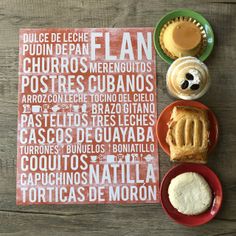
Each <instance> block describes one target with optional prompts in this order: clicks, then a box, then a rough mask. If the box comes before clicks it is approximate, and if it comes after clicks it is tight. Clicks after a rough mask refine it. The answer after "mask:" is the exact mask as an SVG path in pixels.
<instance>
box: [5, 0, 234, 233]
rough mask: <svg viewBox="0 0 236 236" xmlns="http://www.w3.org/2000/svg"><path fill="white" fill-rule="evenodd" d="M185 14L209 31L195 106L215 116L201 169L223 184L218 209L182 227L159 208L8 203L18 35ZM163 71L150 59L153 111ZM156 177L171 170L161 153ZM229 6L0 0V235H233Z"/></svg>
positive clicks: (161, 96) (145, 22)
mask: <svg viewBox="0 0 236 236" xmlns="http://www.w3.org/2000/svg"><path fill="white" fill-rule="evenodd" d="M183 7H184V8H191V9H193V10H196V11H198V12H200V13H202V14H203V15H204V16H205V17H206V18H207V19H208V20H209V22H210V23H211V25H212V27H213V30H214V32H215V37H216V43H215V47H214V52H213V53H212V55H211V56H210V58H209V59H208V60H207V61H206V64H207V65H208V66H209V69H210V72H211V76H212V86H211V89H210V91H209V92H208V93H207V95H205V96H204V98H203V99H201V101H202V102H203V103H205V104H206V105H208V106H209V107H210V108H211V109H212V110H213V111H214V112H215V114H216V116H217V117H218V120H219V126H220V138H219V143H218V145H217V147H216V149H215V150H214V152H213V153H212V154H211V156H210V161H209V166H210V167H211V168H212V169H213V170H214V171H215V172H216V173H217V175H218V176H219V178H220V179H221V181H222V184H223V191H224V201H223V206H222V209H221V211H220V212H219V214H218V215H217V217H216V219H214V220H213V221H211V222H210V223H208V224H206V225H203V226H200V227H195V228H187V227H184V226H181V225H178V224H176V223H174V222H173V221H171V220H170V219H169V218H168V217H167V216H166V214H165V213H164V212H163V210H162V208H161V206H160V204H156V205H155V204H152V205H84V206H79V205H70V206H53V205H43V206H30V207H18V206H16V204H15V191H16V190H15V184H16V183H15V177H16V174H15V173H16V170H15V165H16V124H17V84H18V30H19V28H24V27H28V28H30V27H32V28H35V27H36V28H40V27H142V26H143V27H145V26H148V27H152V26H153V27H154V26H155V24H156V22H157V21H158V20H159V19H160V18H161V17H162V16H163V15H164V14H165V13H166V12H168V11H170V10H174V9H176V8H183ZM167 69H168V65H167V64H166V63H164V62H162V61H161V59H160V58H159V57H157V73H158V101H159V102H158V111H159V112H160V111H161V110H162V109H163V108H164V107H165V106H166V105H168V104H169V103H170V102H171V101H173V100H172V99H171V98H170V97H169V96H168V95H167V91H166V87H165V74H166V71H167ZM159 154H160V168H161V177H162V176H163V174H164V173H165V172H166V171H167V170H168V169H169V168H170V167H171V166H172V164H171V163H170V162H169V160H168V157H167V155H165V154H164V153H163V152H162V151H161V150H160V151H159ZM235 168H236V2H235V1H222V2H221V1H212V2H209V1H178V0H176V1H164V0H163V1H160V0H159V1H158V0H137V1H135V0H130V1H129V0H121V1H115V0H106V1H105V0H83V1H79V0H67V1H66V0H65V1H62V0H54V1H50V0H48V1H46V0H0V235H27V236H28V235H63V236H64V235H86V236H92V235H94V236H95V235H96V236H100V235H104V236H108V235H113V236H116V235H126V236H136V235H147V236H152V235H157V236H162V235H163V236H168V235H171V236H172V235H173V236H185V235H186V236H192V235H196V236H205V235H211V236H220V235H230V236H231V235H232V236H233V235H236V170H235Z"/></svg>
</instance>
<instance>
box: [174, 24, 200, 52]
mask: <svg viewBox="0 0 236 236" xmlns="http://www.w3.org/2000/svg"><path fill="white" fill-rule="evenodd" d="M172 40H173V42H174V44H175V46H176V47H177V48H179V49H182V50H191V49H194V48H196V47H197V46H198V45H199V44H200V43H201V32H200V29H199V28H198V27H197V26H196V25H195V24H194V23H192V22H189V21H185V22H179V23H178V24H176V25H175V27H174V29H173V31H172Z"/></svg>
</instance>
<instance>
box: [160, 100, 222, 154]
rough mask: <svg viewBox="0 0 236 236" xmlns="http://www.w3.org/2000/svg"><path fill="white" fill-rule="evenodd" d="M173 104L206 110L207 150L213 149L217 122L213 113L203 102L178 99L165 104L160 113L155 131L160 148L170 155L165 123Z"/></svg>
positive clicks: (216, 136)
mask: <svg viewBox="0 0 236 236" xmlns="http://www.w3.org/2000/svg"><path fill="white" fill-rule="evenodd" d="M175 106H192V107H197V108H201V109H204V110H207V111H208V118H209V122H210V136H209V140H210V142H209V148H208V150H209V151H211V150H212V149H214V147H215V145H216V143H217V140H218V122H217V119H216V117H215V115H214V113H213V112H212V111H211V110H210V109H209V108H208V107H207V106H205V105H204V104H202V103H200V102H196V101H184V100H179V101H175V102H173V103H171V104H170V105H169V106H167V107H166V108H165V109H164V110H163V111H162V112H161V114H160V116H159V118H158V120H157V125H156V133H157V139H158V142H159V144H160V146H161V148H162V149H163V150H164V152H165V153H166V154H168V155H170V148H169V145H168V143H167V142H166V134H167V131H168V126H167V123H168V122H169V120H170V117H171V112H172V109H173V108H174V107H175Z"/></svg>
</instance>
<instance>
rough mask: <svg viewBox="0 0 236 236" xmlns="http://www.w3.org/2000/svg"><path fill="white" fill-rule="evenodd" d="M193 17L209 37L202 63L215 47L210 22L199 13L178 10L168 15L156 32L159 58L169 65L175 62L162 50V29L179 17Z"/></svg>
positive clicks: (155, 37) (159, 23)
mask: <svg viewBox="0 0 236 236" xmlns="http://www.w3.org/2000/svg"><path fill="white" fill-rule="evenodd" d="M181 16H185V17H191V18H193V19H195V20H196V21H198V22H199V23H200V24H201V25H202V26H203V28H204V30H205V32H206V37H207V45H206V47H205V49H204V51H203V52H202V54H201V56H200V57H199V59H200V60H201V61H205V60H206V59H207V57H208V56H209V55H210V53H211V51H212V49H213V46H214V33H213V30H212V28H211V25H210V24H209V22H208V21H207V20H206V19H205V18H204V17H203V16H202V15H201V14H199V13H197V12H195V11H192V10H189V9H177V10H175V11H172V12H169V13H168V14H167V15H165V16H164V17H163V18H162V19H161V20H160V21H159V22H158V23H157V25H156V27H155V31H154V46H155V49H156V51H157V53H158V54H159V56H160V57H161V58H162V59H163V60H164V61H166V62H167V63H168V64H171V63H172V62H173V61H174V60H173V59H172V58H170V57H169V56H168V55H166V54H165V52H164V51H163V50H162V48H161V45H160V42H159V35H160V32H161V29H162V27H163V26H164V25H165V24H166V23H167V22H168V21H170V20H172V19H174V18H177V17H181Z"/></svg>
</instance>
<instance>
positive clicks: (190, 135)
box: [166, 106, 209, 163]
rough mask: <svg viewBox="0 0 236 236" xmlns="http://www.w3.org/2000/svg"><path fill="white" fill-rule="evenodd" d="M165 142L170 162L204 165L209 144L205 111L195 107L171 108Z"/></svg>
mask: <svg viewBox="0 0 236 236" xmlns="http://www.w3.org/2000/svg"><path fill="white" fill-rule="evenodd" d="M166 142H167V143H168V144H169V146H170V159H171V161H180V162H192V163H206V162H207V151H208V142H209V121H208V115H207V111H205V110H202V109H198V108H195V107H187V106H176V107H174V108H173V111H172V114H171V119H170V122H169V123H168V132H167V136H166Z"/></svg>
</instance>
